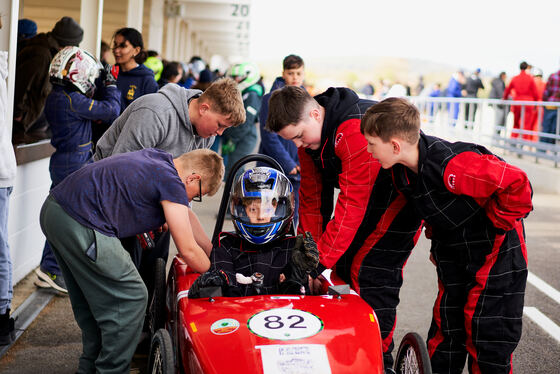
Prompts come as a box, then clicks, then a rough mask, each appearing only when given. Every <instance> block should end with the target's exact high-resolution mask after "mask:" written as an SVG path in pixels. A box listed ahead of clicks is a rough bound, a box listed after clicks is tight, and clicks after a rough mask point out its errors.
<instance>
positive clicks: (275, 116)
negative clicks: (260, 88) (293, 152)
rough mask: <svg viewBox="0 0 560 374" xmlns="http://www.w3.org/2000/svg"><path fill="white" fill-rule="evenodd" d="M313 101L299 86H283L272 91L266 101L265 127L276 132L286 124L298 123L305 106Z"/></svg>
mask: <svg viewBox="0 0 560 374" xmlns="http://www.w3.org/2000/svg"><path fill="white" fill-rule="evenodd" d="M314 101H315V99H313V98H312V97H311V95H309V93H308V92H307V91H306V90H304V89H303V88H301V87H296V86H285V87H283V88H281V89H279V90H276V91H274V92H272V95H270V100H269V101H268V117H267V118H266V126H265V127H266V129H267V130H269V131H273V132H278V131H281V130H282V129H283V128H284V127H286V126H288V125H293V124H296V123H298V122H299V121H301V120H302V118H303V115H304V110H305V108H306V107H307V106H308V104H309V103H310V102H314Z"/></svg>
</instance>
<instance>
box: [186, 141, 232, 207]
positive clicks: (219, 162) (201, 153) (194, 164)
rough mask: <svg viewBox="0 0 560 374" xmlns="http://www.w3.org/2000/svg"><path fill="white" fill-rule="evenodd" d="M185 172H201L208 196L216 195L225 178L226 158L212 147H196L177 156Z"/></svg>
mask: <svg viewBox="0 0 560 374" xmlns="http://www.w3.org/2000/svg"><path fill="white" fill-rule="evenodd" d="M177 160H178V161H179V162H180V164H181V168H182V171H183V172H184V173H185V174H187V175H188V174H193V173H195V174H199V175H200V177H201V183H202V185H203V186H205V187H206V189H207V191H208V196H212V195H214V194H215V193H216V192H217V191H218V189H219V188H220V184H221V182H222V179H223V178H224V170H225V168H224V159H223V158H222V156H220V155H219V154H217V153H216V152H214V151H212V150H210V149H195V150H194V151H190V152H187V153H183V154H182V155H181V156H179V157H177Z"/></svg>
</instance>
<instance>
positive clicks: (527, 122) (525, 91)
mask: <svg viewBox="0 0 560 374" xmlns="http://www.w3.org/2000/svg"><path fill="white" fill-rule="evenodd" d="M528 66H529V65H528V64H527V63H526V62H525V61H523V62H522V63H521V64H519V69H520V70H521V72H520V73H519V75H516V76H515V77H513V78H512V80H511V82H509V84H508V86H507V87H506V90H505V91H504V97H503V99H504V100H508V98H509V96H510V94H511V96H513V100H520V101H538V99H539V96H538V94H537V86H536V85H535V80H534V79H533V77H532V76H531V75H529V74H527V73H526V72H525V70H527V67H528ZM511 111H512V112H513V128H514V129H520V128H521V126H520V125H521V118H522V117H523V130H529V131H530V130H533V127H532V125H533V113H534V111H535V107H533V106H529V105H527V106H523V107H521V106H516V105H513V106H512V107H511ZM518 136H519V133H517V132H513V133H512V134H511V137H512V138H517V137H518ZM523 139H527V140H530V139H531V135H530V134H523Z"/></svg>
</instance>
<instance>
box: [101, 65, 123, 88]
mask: <svg viewBox="0 0 560 374" xmlns="http://www.w3.org/2000/svg"><path fill="white" fill-rule="evenodd" d="M118 68H119V67H118V66H116V70H115V68H114V67H113V66H111V65H106V66H105V68H104V69H102V70H101V73H99V76H100V78H101V81H102V82H103V85H104V86H105V87H110V86H112V87H117V76H118V74H119V69H118ZM113 71H115V73H116V74H115V75H113Z"/></svg>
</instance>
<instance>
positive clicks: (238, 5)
mask: <svg viewBox="0 0 560 374" xmlns="http://www.w3.org/2000/svg"><path fill="white" fill-rule="evenodd" d="M167 9H168V17H169V16H175V17H180V18H181V19H182V20H184V21H185V22H186V23H187V24H188V25H189V28H190V30H192V32H193V33H195V34H196V35H197V37H198V39H199V40H202V41H203V42H204V45H205V46H206V48H207V49H208V51H209V52H210V54H219V55H222V56H242V57H247V56H248V55H249V30H250V21H249V20H250V17H251V0H229V1H225V0H177V1H175V2H173V3H171V4H169V3H168V8H167Z"/></svg>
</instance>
